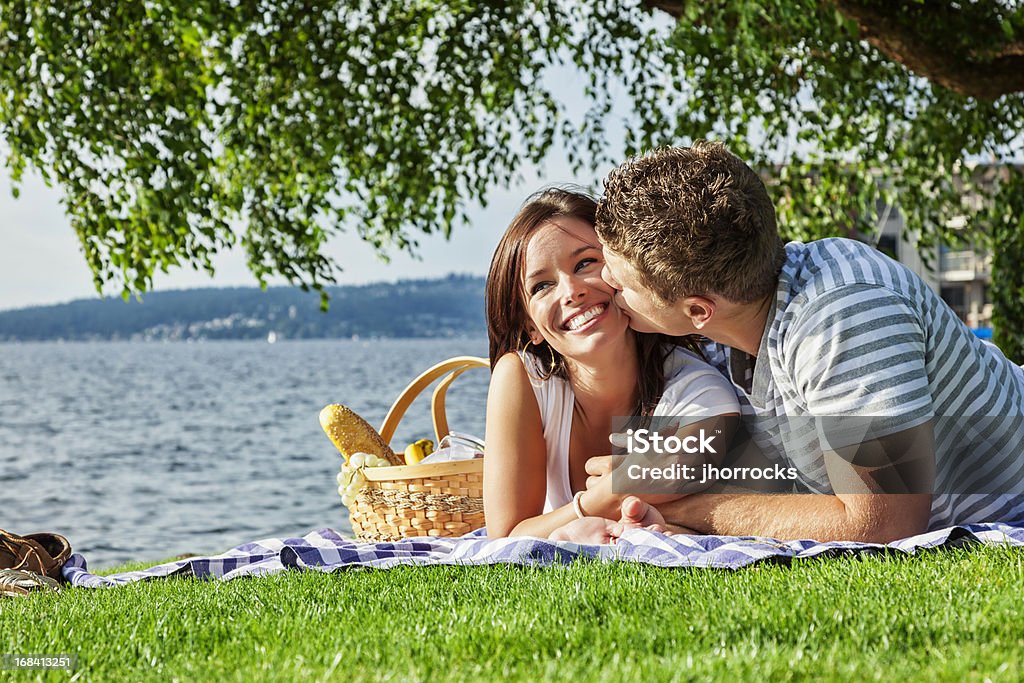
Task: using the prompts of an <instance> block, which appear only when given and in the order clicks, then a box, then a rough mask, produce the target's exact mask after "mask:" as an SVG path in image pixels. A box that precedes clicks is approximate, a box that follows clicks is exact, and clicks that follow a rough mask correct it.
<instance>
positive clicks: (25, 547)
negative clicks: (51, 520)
mask: <svg viewBox="0 0 1024 683" xmlns="http://www.w3.org/2000/svg"><path fill="white" fill-rule="evenodd" d="M70 556H71V544H70V543H68V539H66V538H64V537H63V536H61V535H60V534H49V533H45V534H27V535H25V536H19V535H17V534H12V533H10V532H9V531H4V530H3V529H0V569H18V570H25V571H28V572H32V573H34V574H42V575H43V576H47V577H49V578H51V579H58V580H59V579H61V578H62V577H61V573H60V569H61V567H63V566H64V563H65V562H67V560H68V558H69V557H70Z"/></svg>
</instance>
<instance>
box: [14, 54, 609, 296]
mask: <svg viewBox="0 0 1024 683" xmlns="http://www.w3.org/2000/svg"><path fill="white" fill-rule="evenodd" d="M553 71H554V72H553V73H550V72H549V74H548V75H547V76H546V77H545V81H546V84H547V85H548V86H549V87H550V91H551V92H560V93H562V94H563V97H565V94H566V93H570V95H569V96H568V98H566V99H563V104H564V105H565V107H566V110H567V113H568V115H569V116H570V117H576V116H579V115H581V114H582V112H583V110H584V107H585V104H584V101H583V98H582V93H580V94H579V96H578V97H573V96H572V95H571V93H573V92H574V91H578V89H579V87H580V85H579V84H580V82H581V80H580V78H579V77H578V76H577V75H576V74H575V72H574V71H573V70H571V69H566V68H561V69H556V70H553ZM616 99H617V100H619V102H618V104H619V106H618V107H617V109H618V111H617V112H615V114H614V116H618V117H619V121H620V122H621V120H622V117H624V116H625V115H627V114H626V113H625V112H626V108H625V105H624V102H625V97H624V96H623V97H622V98H616ZM623 137H624V136H623V133H622V130H621V126H617V125H616V124H615V121H612V122H610V125H609V131H608V140H609V144H610V145H612V147H613V148H614V147H618V148H619V149H622V143H623ZM0 152H2V150H0ZM0 156H2V154H0ZM610 170H611V166H608V167H607V168H600V169H598V171H597V173H595V174H593V175H590V174H586V175H583V176H580V175H576V174H574V173H573V172H572V170H571V169H570V166H569V163H568V161H567V160H566V158H565V153H564V149H561V148H552V150H551V151H550V152H549V153H548V155H547V158H546V159H545V160H544V162H543V163H542V164H541V165H540V166H539V167H533V166H528V167H524V168H522V169H520V173H521V175H522V177H523V180H522V181H521V182H520V183H518V184H516V185H514V186H512V187H510V188H502V187H493V188H492V189H491V191H490V192H489V194H488V196H487V199H488V201H487V207H486V208H482V207H480V206H479V205H470V206H468V207H467V208H468V215H469V222H468V224H466V225H462V226H458V225H457V226H456V227H455V229H454V230H453V231H452V236H451V240H450V241H446V240H445V239H444V237H443V236H441V235H421V236H418V239H419V242H420V248H419V249H418V252H417V253H418V254H419V256H420V258H419V259H415V258H412V257H410V256H409V255H407V254H405V253H396V252H393V251H392V252H390V255H391V262H390V263H384V262H383V261H382V260H380V259H379V258H377V256H376V255H375V253H374V251H373V249H372V247H370V246H369V245H367V244H366V243H365V242H363V241H362V240H360V239H359V238H358V236H356V235H355V234H354V231H350V232H346V233H342V234H339V235H337V236H335V237H334V238H333V239H332V240H331V241H330V242H329V244H328V246H327V249H326V253H328V254H329V255H331V256H333V257H335V260H336V261H337V262H338V264H339V265H340V266H341V267H342V269H343V270H342V271H341V272H339V273H337V274H336V276H337V280H338V283H339V284H366V283H369V282H380V281H389V282H393V281H395V280H400V279H408V278H427V277H440V276H444V275H447V274H448V273H452V272H455V273H469V274H474V275H485V274H486V273H487V267H488V265H489V264H490V260H491V255H492V254H493V252H494V248H495V246H497V244H498V239H499V237H500V236H501V233H502V232H503V231H504V229H505V227H506V226H507V225H508V223H509V221H510V220H511V218H512V216H513V215H515V213H516V211H517V210H518V208H519V206H520V205H521V204H522V202H523V200H524V199H525V198H526V197H527V196H528V195H530V194H531V193H533V192H535V191H536V190H538V189H541V188H542V187H545V186H548V185H555V184H566V183H571V184H576V185H582V186H585V187H599V186H600V182H599V181H600V179H601V178H603V177H604V175H605V174H606V173H607V172H608V171H610ZM19 189H20V196H19V197H18V198H14V197H13V196H12V193H11V179H10V173H9V172H8V171H7V169H6V168H5V167H3V166H2V165H0V310H9V309H13V308H23V307H27V306H38V305H48V304H56V303H64V302H67V301H71V300H74V299H85V298H95V297H97V296H98V294H97V292H96V290H95V288H94V286H93V282H92V275H91V273H90V271H89V268H88V267H87V266H86V263H85V258H84V256H83V255H82V254H81V251H80V249H79V246H78V240H77V237H76V235H75V233H74V231H73V230H72V229H71V224H70V221H69V220H68V218H67V216H66V215H65V214H64V210H63V207H62V206H61V202H60V199H61V194H60V191H59V188H50V187H47V186H46V184H45V183H44V182H43V181H42V179H41V178H40V177H39V176H38V174H32V173H30V172H29V171H28V170H26V173H25V175H24V177H23V178H22V182H21V184H20V186H19ZM214 266H215V269H216V274H215V275H214V276H213V277H212V278H211V277H210V276H209V275H207V274H206V273H205V272H197V271H194V270H192V269H190V268H188V269H178V270H175V271H171V272H170V273H169V274H167V275H164V274H162V273H157V275H156V276H155V277H154V285H153V288H152V291H166V290H171V289H185V288H193V287H237V286H257V284H258V283H257V282H256V279H255V277H254V276H252V275H251V274H250V273H249V271H248V269H247V268H246V265H245V256H244V254H243V253H242V251H241V249H235V250H232V251H230V252H223V253H221V254H220V255H219V256H218V257H217V258H215V259H214ZM268 284H270V285H275V284H286V283H285V282H284V281H274V280H270V281H269V282H268ZM105 294H108V295H115V296H116V295H120V289H116V291H114V290H111V291H105ZM143 300H144V299H143Z"/></svg>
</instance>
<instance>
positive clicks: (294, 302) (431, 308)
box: [0, 274, 486, 342]
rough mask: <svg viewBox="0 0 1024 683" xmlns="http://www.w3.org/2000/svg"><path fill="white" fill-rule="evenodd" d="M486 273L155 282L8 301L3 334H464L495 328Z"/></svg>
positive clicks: (182, 337) (126, 337) (93, 337)
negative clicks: (107, 294) (264, 283)
mask: <svg viewBox="0 0 1024 683" xmlns="http://www.w3.org/2000/svg"><path fill="white" fill-rule="evenodd" d="M484 284H485V281H484V278H483V277H480V276H474V275H455V274H452V275H449V276H447V277H444V278H437V279H431V280H405V281H399V282H396V283H379V284H372V285H351V286H338V287H329V288H327V294H328V296H329V297H330V306H329V309H328V311H327V312H326V313H324V312H322V311H321V310H320V296H319V294H317V293H316V292H303V291H302V290H300V289H298V288H294V287H270V288H267V289H266V290H261V289H259V288H258V287H241V288H240V287H233V288H205V289H189V290H174V291H168V292H153V293H151V294H147V295H146V296H145V298H144V300H143V301H141V302H139V301H134V300H129V301H127V302H126V301H124V300H122V299H82V300H78V301H72V302H70V303H67V304H56V305H52V306H36V307H30V308H19V309H14V310H9V311H0V342H12V341H20V342H27V341H59V340H63V341H66V342H71V341H189V340H193V341H197V340H205V341H214V340H228V339H234V340H252V341H258V340H268V339H269V340H272V341H284V340H295V339H456V338H464V337H471V338H472V337H478V336H483V335H485V334H486V324H485V321H484Z"/></svg>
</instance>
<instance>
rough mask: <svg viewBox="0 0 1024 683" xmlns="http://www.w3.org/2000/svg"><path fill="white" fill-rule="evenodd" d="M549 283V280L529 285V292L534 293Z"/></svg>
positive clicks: (546, 286) (543, 288)
mask: <svg viewBox="0 0 1024 683" xmlns="http://www.w3.org/2000/svg"><path fill="white" fill-rule="evenodd" d="M550 285H551V283H550V282H538V283H537V284H535V285H534V286H533V287H530V294H531V295H533V294H536V293H537V292H541V291H543V290H545V289H547V288H548V287H549V286H550Z"/></svg>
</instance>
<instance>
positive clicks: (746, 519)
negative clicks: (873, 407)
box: [658, 422, 935, 543]
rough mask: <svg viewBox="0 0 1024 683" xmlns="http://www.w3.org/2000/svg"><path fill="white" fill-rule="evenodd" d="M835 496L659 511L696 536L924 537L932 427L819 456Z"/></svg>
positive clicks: (673, 505) (727, 501) (727, 497)
mask: <svg viewBox="0 0 1024 683" xmlns="http://www.w3.org/2000/svg"><path fill="white" fill-rule="evenodd" d="M824 460H825V467H826V469H827V471H828V477H829V483H830V484H831V486H832V490H833V491H834V492H835V495H824V494H811V493H809V494H792V493H790V494H750V493H737V494H696V495H693V496H688V497H686V498H683V499H681V500H678V501H671V502H668V503H664V504H662V505H659V506H658V507H659V510H661V512H662V514H664V515H665V518H666V520H667V521H668V522H669V523H671V524H679V525H682V526H687V527H690V528H691V529H695V530H697V531H700V532H702V533H710V534H722V535H728V536H734V535H755V536H771V537H773V538H781V539H796V538H813V539H815V540H818V541H863V542H868V543H887V542H889V541H893V540H895V539H898V538H906V537H907V536H913V535H915V534H919V533H922V532H924V531H925V530H926V529H927V528H928V518H929V516H930V514H931V499H932V496H931V491H932V488H933V485H934V479H935V444H934V438H933V432H932V426H931V423H930V422H926V423H925V424H922V425H918V426H917V427H913V428H911V429H907V430H904V431H901V432H897V433H895V434H890V435H888V436H884V437H881V438H877V439H869V440H866V441H864V442H862V443H856V444H853V445H849V446H845V447H843V448H839V449H838V450H835V451H826V452H825V453H824Z"/></svg>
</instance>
